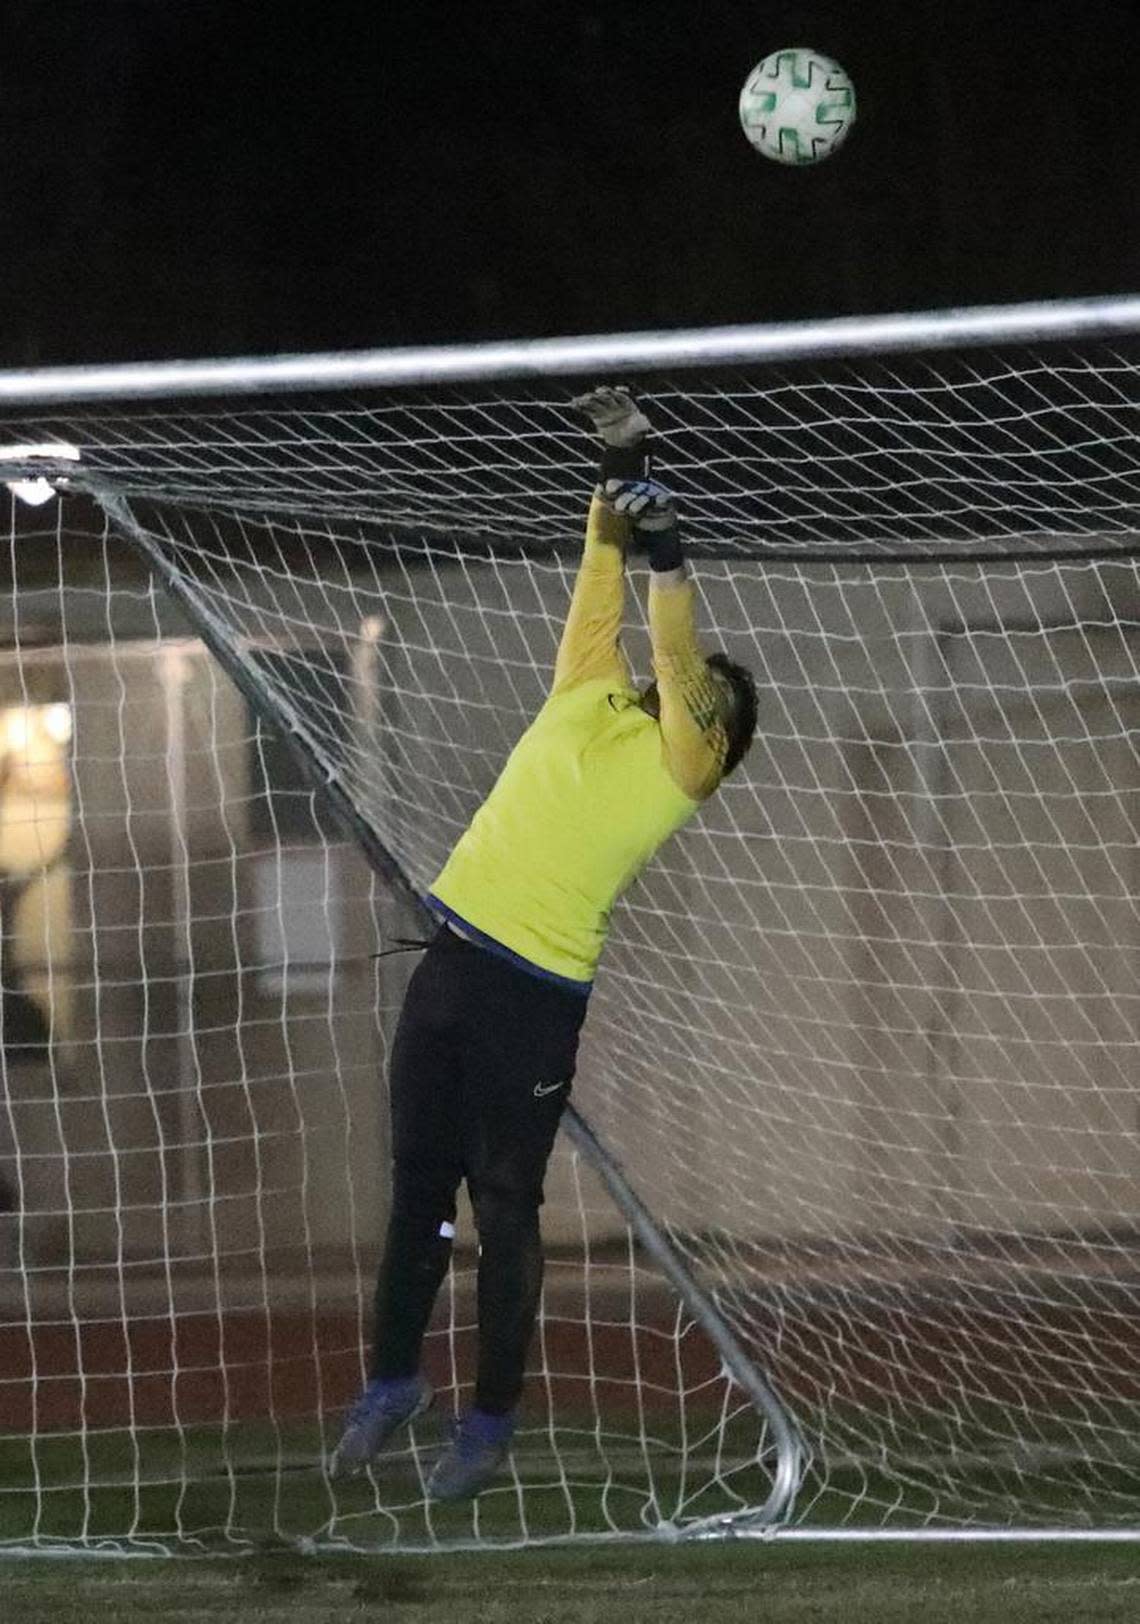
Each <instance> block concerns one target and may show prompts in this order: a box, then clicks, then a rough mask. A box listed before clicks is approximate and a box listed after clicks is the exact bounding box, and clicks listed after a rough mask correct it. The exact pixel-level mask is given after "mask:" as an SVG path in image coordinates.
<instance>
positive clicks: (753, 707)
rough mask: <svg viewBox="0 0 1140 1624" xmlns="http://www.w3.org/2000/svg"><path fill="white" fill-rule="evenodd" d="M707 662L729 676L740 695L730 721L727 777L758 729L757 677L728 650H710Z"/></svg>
mask: <svg viewBox="0 0 1140 1624" xmlns="http://www.w3.org/2000/svg"><path fill="white" fill-rule="evenodd" d="M705 664H706V665H709V666H711V667H712V669H713V670H714V671H719V672H720V673H721V675H722V676H725V677H727V678H728V680H729V682H731V684H732V691H733V695H734V696H735V699H736V703H735V704H734V705H733V707H732V720H731V721H730V722H729V724H728V755H727V756H726V757H725V762H724V776H725V777H726V778H727V777H728V775H729V773H730V772H732V770H733V768H734V767H738V766H739V765H740V763H741V761H742V760H743V759H744V756H745V754H746V753H747V750H748V746H749V745H750V744H751V743H752V735H753V734H754V733H755V731H756V713H757V708H758V707H757V701H756V681H755V678H754V677H753V675H752V673H751V671H749V669H748V667H747V666H744V665H737V663H736V661H735V660H730V659H729V657H728V655H727V654H710V655H709V657H708V659H707V660H706V662H705Z"/></svg>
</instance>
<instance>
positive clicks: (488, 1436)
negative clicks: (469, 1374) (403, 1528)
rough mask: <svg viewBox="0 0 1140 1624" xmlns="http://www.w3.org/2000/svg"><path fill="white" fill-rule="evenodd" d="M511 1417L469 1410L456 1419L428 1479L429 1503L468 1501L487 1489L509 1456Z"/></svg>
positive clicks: (512, 1424) (513, 1426)
mask: <svg viewBox="0 0 1140 1624" xmlns="http://www.w3.org/2000/svg"><path fill="white" fill-rule="evenodd" d="M514 1430H515V1418H514V1416H513V1415H486V1414H484V1412H483V1411H482V1410H470V1411H469V1412H468V1413H467V1414H466V1415H463V1416H461V1417H460V1418H459V1421H458V1423H457V1424H456V1427H455V1435H454V1437H453V1438H452V1441H451V1445H450V1447H449V1448H448V1449H447V1450H446V1451H445V1452H444V1454H442V1455H441V1456H440V1458H439V1460H437V1461H436V1463H435V1466H434V1467H433V1469H432V1474H431V1476H430V1477H429V1478H428V1483H427V1495H428V1499H429V1500H469V1499H471V1497H472V1496H473V1495H476V1494H479V1493H480V1492H481V1491H482V1490H483V1489H485V1488H486V1487H487V1484H488V1483H489V1482H490V1481H491V1479H492V1478H493V1477H494V1475H495V1473H496V1472H497V1471H498V1470H499V1467H500V1466H501V1465H502V1464H503V1462H504V1461H505V1460H506V1458H507V1456H508V1455H509V1454H510V1449H511V1438H512V1436H513V1434H514Z"/></svg>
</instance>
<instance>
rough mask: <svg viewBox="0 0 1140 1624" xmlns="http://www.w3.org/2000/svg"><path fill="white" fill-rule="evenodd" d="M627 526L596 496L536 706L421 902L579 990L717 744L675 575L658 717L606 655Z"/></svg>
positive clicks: (706, 778)
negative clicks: (625, 896) (541, 700)
mask: <svg viewBox="0 0 1140 1624" xmlns="http://www.w3.org/2000/svg"><path fill="white" fill-rule="evenodd" d="M628 539H629V525H628V521H627V520H626V519H624V518H621V517H619V516H618V515H617V514H615V513H613V512H612V510H611V509H609V508H608V507H606V506H605V505H604V504H603V503H602V502H601V501H600V500H599V499H598V498H595V499H594V501H593V503H592V504H591V507H590V516H589V522H588V525H587V530H586V546H585V552H584V555H583V558H582V564H581V567H580V569H579V571H578V578H577V581H576V583H575V586H574V594H573V597H572V599H571V604H570V612H569V615H568V617H567V620H566V626H565V630H564V632H563V635H562V642H561V645H560V647H559V651H558V660H557V664H556V666H555V673H554V684H553V687H552V689H551V692H550V696H549V698H548V699H547V701H546V703H545V704H544V705H543V707H542V709H541V711H540V712H539V713H538V715H537V716H536V718H535V720H534V721H533V722H532V723H531V725H530V727H529V728H528V729H527V730H526V732H525V733H524V734H523V736H522V738H521V739H520V740H519V742H518V743H517V744H516V745H515V748H514V749H513V751H512V752H511V754H510V756H509V758H508V760H507V763H506V766H505V767H504V768H503V770H502V773H501V774H500V775H499V778H498V781H497V782H496V784H495V786H494V788H493V789H492V790H491V793H490V794H489V795H488V797H487V799H486V800H485V801H484V802H483V804H482V806H481V807H480V808H479V810H478V812H477V813H476V814H475V817H474V818H473V819H472V821H471V823H470V825H469V826H468V828H467V830H466V832H465V833H464V834H463V835H462V836H461V837H460V839H459V841H458V843H457V844H456V846H455V848H454V850H453V851H452V853H451V856H450V857H449V859H448V861H447V863H446V864H445V866H444V868H443V870H442V872H441V873H440V875H439V876H438V878H437V879H436V881H435V883H434V884H433V886H432V888H431V892H430V894H429V897H428V901H429V903H430V904H431V905H432V907H433V908H434V909H435V911H436V912H437V913H438V914H439V915H441V916H442V917H444V918H446V919H449V920H451V921H452V922H453V923H455V924H456V925H457V926H458V927H459V928H460V929H461V930H463V931H465V932H466V933H468V934H469V935H472V936H474V937H476V938H477V939H479V940H481V941H482V942H483V943H484V945H486V946H487V947H489V948H491V949H492V950H494V951H499V952H502V953H505V954H506V955H507V956H508V957H510V958H513V959H515V960H517V961H518V962H520V963H521V965H522V966H523V967H524V968H526V969H528V970H532V971H535V972H536V973H539V974H543V975H546V976H548V977H550V978H551V979H553V980H556V981H559V982H562V983H564V984H566V985H567V986H570V987H573V988H574V989H576V990H579V991H581V992H583V993H585V992H588V991H589V988H590V983H591V981H592V979H593V976H594V971H595V969H596V967H597V963H598V959H599V956H600V955H601V951H602V948H603V946H604V945H605V940H606V935H607V932H608V929H609V921H610V913H611V910H612V908H613V905H614V902H615V901H616V899H617V898H618V897H619V896H620V895H621V893H622V892H623V891H624V890H625V888H626V887H627V886H628V885H629V884H630V882H631V881H632V880H633V879H635V878H636V876H637V875H638V874H639V873H640V872H641V870H642V869H643V868H644V867H645V865H646V863H647V862H648V861H649V859H650V858H651V857H652V855H653V853H654V852H655V851H656V850H657V848H658V846H660V845H661V843H662V842H663V841H664V840H666V839H668V837H669V836H670V835H671V834H673V833H674V831H675V830H677V829H679V828H680V827H681V825H682V824H684V823H686V822H687V821H688V819H689V818H691V817H692V815H693V813H694V812H695V811H696V810H697V807H698V806H699V805H700V803H701V801H702V800H703V799H704V798H705V797H706V796H708V795H709V794H711V793H712V791H713V790H714V789H715V788H716V786H717V784H718V783H719V782H720V779H721V777H722V775H723V772H724V761H725V756H726V753H727V737H726V734H725V730H724V726H723V723H722V721H721V720H720V712H719V704H718V693H717V688H716V685H715V682H714V681H713V679H712V678H711V677H710V675H709V671H708V667H707V666H706V664H705V661H704V658H703V656H702V655H701V653H700V650H699V648H698V646H697V639H696V630H695V626H694V604H693V588H692V585H691V583H690V582H688V581H687V580H685V578H684V571H683V570H678V571H671V572H669V574H668V576H667V577H665V578H661V579H654V580H652V581H651V584H650V593H649V629H650V640H651V643H652V648H653V665H654V671H655V674H656V677H657V690H658V697H659V710H660V719H659V720H658V719H657V718H655V717H653V716H651V715H649V713H648V712H647V711H645V710H643V709H642V708H641V705H640V704H639V702H638V701H639V698H640V695H639V694H638V690H637V689H636V687H635V686H634V683H633V678H632V675H631V673H630V670H629V667H628V665H627V663H626V660H625V656H624V655H623V653H622V651H621V648H620V646H619V642H618V638H619V635H620V631H621V623H622V611H623V607H624V598H625V568H624V564H625V560H624V548H625V545H626V543H627V541H628Z"/></svg>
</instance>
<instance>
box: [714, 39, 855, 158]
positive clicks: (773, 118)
mask: <svg viewBox="0 0 1140 1624" xmlns="http://www.w3.org/2000/svg"><path fill="white" fill-rule="evenodd" d="M740 122H741V125H742V126H743V129H744V133H745V135H746V136H747V137H748V139H749V141H751V143H752V145H753V146H754V147H755V148H756V150H757V152H762V153H763V154H764V156H765V158H775V160H776V161H777V163H782V164H815V163H819V161H820V159H821V158H828V157H830V156H831V154H832V153H833V152H835V151H836V149H837V148H838V147H841V146H842V145H843V143H844V141H846V139H847V134H848V131H849V130H850V129H851V126H852V124H854V122H855V86H854V85H853V84H852V83H851V81H850V79H849V78H848V77H847V75H846V74H845V73H844V71H843V69H842V68H841V67H840V66H839V63H838V62H833V61H832V60H831V58H830V57H829V56H821V55H820V53H819V52H818V51H809V50H807V49H805V48H802V47H798V48H796V49H793V50H787V51H773V52H772V54H771V55H770V56H766V57H765V58H764V60H763V62H758V63H757V64H756V66H755V67H754V68H753V70H752V72H751V73H750V74H749V75H748V78H747V79H746V80H745V81H744V89H743V90H742V91H741V92H740Z"/></svg>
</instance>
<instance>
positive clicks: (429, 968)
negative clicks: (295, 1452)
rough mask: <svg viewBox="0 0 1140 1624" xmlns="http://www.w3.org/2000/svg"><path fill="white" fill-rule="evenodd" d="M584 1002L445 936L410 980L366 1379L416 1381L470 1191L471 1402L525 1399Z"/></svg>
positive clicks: (394, 1085) (492, 1406) (394, 1087)
mask: <svg viewBox="0 0 1140 1624" xmlns="http://www.w3.org/2000/svg"><path fill="white" fill-rule="evenodd" d="M586 1002H587V1001H586V999H585V997H583V996H581V995H580V994H578V993H576V992H572V991H569V990H568V989H566V988H563V987H560V986H558V985H557V984H556V983H552V982H548V981H544V980H542V979H541V978H540V977H538V976H534V975H531V974H529V973H528V972H527V971H525V970H520V969H518V968H516V967H515V966H514V965H513V964H511V963H510V962H509V961H508V960H505V959H502V958H500V957H499V956H498V955H497V954H494V953H491V952H488V951H487V950H486V949H484V948H482V947H477V946H475V945H474V944H473V943H470V942H467V941H465V940H464V939H463V938H462V937H460V936H457V935H456V934H455V933H454V932H453V931H451V930H448V929H444V930H441V931H440V933H439V935H438V936H437V937H436V938H435V940H434V941H433V943H432V945H431V946H430V947H429V948H428V950H427V953H426V954H425V956H424V959H423V961H422V963H421V964H420V965H419V967H418V968H417V970H416V972H415V974H414V975H413V976H412V979H411V982H410V984H409V986H408V993H407V997H406V999H405V1001H404V1007H403V1010H402V1012H401V1015H400V1021H399V1025H398V1026H397V1029H396V1037H395V1042H394V1045H393V1050H392V1062H391V1071H390V1089H391V1099H392V1155H393V1188H392V1209H391V1214H390V1217H389V1222H388V1235H387V1240H386V1244H385V1249H384V1259H383V1262H382V1264H381V1268H380V1278H379V1280H378V1282H377V1287H376V1340H375V1352H374V1358H373V1375H374V1376H382V1377H397V1376H410V1375H412V1374H413V1373H414V1372H415V1370H416V1369H417V1368H418V1365H419V1357H420V1345H421V1343H422V1341H423V1336H424V1332H425V1329H426V1327H427V1323H428V1320H429V1318H430V1316H431V1310H432V1305H433V1303H434V1301H435V1297H436V1293H437V1292H438V1290H439V1287H440V1284H441V1282H442V1280H443V1277H444V1275H445V1274H446V1272H447V1266H448V1261H449V1259H450V1255H451V1226H452V1224H453V1222H454V1219H455V1196H456V1192H457V1190H458V1188H459V1184H460V1181H461V1180H462V1179H464V1178H465V1179H466V1180H467V1186H468V1190H469V1192H470V1195H471V1202H472V1206H473V1207H474V1210H475V1219H476V1223H477V1225H478V1228H479V1275H478V1308H479V1361H478V1370H477V1374H476V1384H475V1402H476V1404H477V1405H478V1407H479V1408H480V1409H482V1410H486V1411H488V1412H489V1413H491V1414H502V1413H505V1412H506V1411H507V1410H510V1409H512V1408H513V1407H514V1405H515V1404H516V1403H517V1401H518V1397H519V1394H520V1392H521V1390H522V1379H523V1366H524V1364H525V1360H526V1353H527V1348H528V1345H529V1343H530V1339H531V1335H532V1333H533V1330H534V1319H535V1313H536V1311H537V1307H538V1297H539V1292H540V1289H541V1285H542V1246H541V1241H540V1236H539V1224H538V1209H539V1207H540V1206H541V1204H542V1181H543V1176H544V1174H545V1171H546V1164H547V1161H548V1160H549V1157H550V1152H551V1148H552V1146H553V1144H554V1136H555V1133H556V1132H557V1129H558V1119H559V1117H560V1116H561V1115H562V1108H563V1105H564V1104H565V1102H566V1099H567V1097H568V1095H569V1093H570V1083H571V1079H572V1078H573V1075H574V1065H575V1060H576V1057H577V1052H578V1034H579V1031H580V1029H581V1025H582V1021H583V1019H584V1018H585V1014H586Z"/></svg>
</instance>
